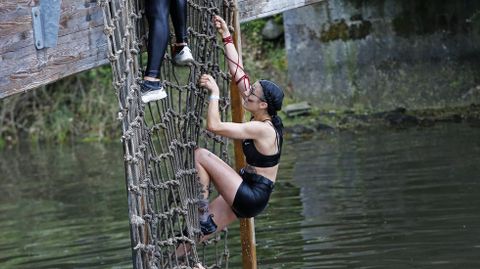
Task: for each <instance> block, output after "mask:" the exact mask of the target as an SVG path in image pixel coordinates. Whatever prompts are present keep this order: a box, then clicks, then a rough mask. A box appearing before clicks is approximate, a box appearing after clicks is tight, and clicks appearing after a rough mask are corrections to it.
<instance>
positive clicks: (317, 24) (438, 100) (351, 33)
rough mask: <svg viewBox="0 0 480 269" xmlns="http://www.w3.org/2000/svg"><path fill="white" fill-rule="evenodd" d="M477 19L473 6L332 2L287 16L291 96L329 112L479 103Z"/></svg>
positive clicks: (429, 0) (479, 5)
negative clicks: (335, 110)
mask: <svg viewBox="0 0 480 269" xmlns="http://www.w3.org/2000/svg"><path fill="white" fill-rule="evenodd" d="M479 12H480V1H476V0H461V1H438V0H422V1H418V0H402V1H395V0H329V1H325V2H322V3H320V4H315V5H312V6H308V7H304V8H299V9H296V10H292V11H288V12H285V13H284V24H285V36H286V47H287V55H288V68H289V79H290V81H291V83H292V86H293V87H292V88H293V91H294V94H295V95H296V96H298V97H300V98H301V99H306V100H309V101H311V103H314V104H319V105H321V106H323V107H324V108H328V109H331V108H333V109H344V108H353V109H360V110H374V111H380V110H389V109H393V108H395V107H400V106H401V107H406V108H409V109H415V108H431V107H445V106H457V105H465V104H471V103H480V61H479V60H480V15H479V14H478V13H479ZM475 14H476V15H475Z"/></svg>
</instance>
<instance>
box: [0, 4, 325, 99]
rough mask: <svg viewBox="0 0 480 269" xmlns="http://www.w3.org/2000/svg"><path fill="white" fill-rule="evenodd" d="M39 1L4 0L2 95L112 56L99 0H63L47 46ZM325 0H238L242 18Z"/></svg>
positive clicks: (0, 57)
mask: <svg viewBox="0 0 480 269" xmlns="http://www.w3.org/2000/svg"><path fill="white" fill-rule="evenodd" d="M39 1H40V0H36V1H32V0H16V1H13V0H6V1H0V36H1V38H0V99H2V98H5V97H7V96H9V95H12V94H15V93H19V92H24V91H27V90H29V89H32V88H35V87H38V86H41V85H45V84H48V83H51V82H53V81H55V80H58V79H60V78H63V77H65V76H69V75H72V74H75V73H78V72H81V71H84V70H87V69H90V68H94V67H97V66H100V65H103V64H106V63H107V62H108V61H107V41H106V38H105V37H104V35H103V14H102V10H101V8H100V7H99V6H97V4H96V0H83V1H79V0H63V1H62V4H61V16H60V27H59V33H58V35H59V37H58V45H57V47H55V48H45V49H42V50H37V49H36V48H35V46H34V42H33V27H32V16H31V9H32V7H33V6H35V5H38V4H39ZM321 1H324V0H238V6H239V13H240V21H241V22H245V21H249V20H253V19H256V18H261V17H265V16H269V15H273V14H277V13H280V12H283V11H285V10H288V9H292V8H296V7H300V6H304V5H309V4H313V3H316V2H321Z"/></svg>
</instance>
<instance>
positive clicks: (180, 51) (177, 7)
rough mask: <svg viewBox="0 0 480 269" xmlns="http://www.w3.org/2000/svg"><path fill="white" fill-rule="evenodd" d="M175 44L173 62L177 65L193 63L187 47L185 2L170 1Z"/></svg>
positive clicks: (180, 0)
mask: <svg viewBox="0 0 480 269" xmlns="http://www.w3.org/2000/svg"><path fill="white" fill-rule="evenodd" d="M170 15H171V16H172V22H173V28H174V30H175V43H174V44H173V49H172V54H173V62H174V63H175V64H177V65H188V64H189V63H191V62H192V61H193V56H192V52H191V51H190V48H189V47H188V45H187V40H188V33H187V0H172V3H171V6H170Z"/></svg>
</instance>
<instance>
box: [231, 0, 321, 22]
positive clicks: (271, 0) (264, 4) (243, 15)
mask: <svg viewBox="0 0 480 269" xmlns="http://www.w3.org/2000/svg"><path fill="white" fill-rule="evenodd" d="M323 1H325V0H238V9H239V12H240V22H247V21H251V20H254V19H258V18H264V17H268V16H271V15H275V14H278V13H282V12H284V11H287V10H290V9H294V8H298V7H303V6H307V5H311V4H314V3H319V2H323Z"/></svg>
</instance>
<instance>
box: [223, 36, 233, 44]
mask: <svg viewBox="0 0 480 269" xmlns="http://www.w3.org/2000/svg"><path fill="white" fill-rule="evenodd" d="M222 40H223V44H224V45H227V44H228V43H232V44H233V38H232V36H231V35H229V36H227V37H224V38H223V39H222Z"/></svg>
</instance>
